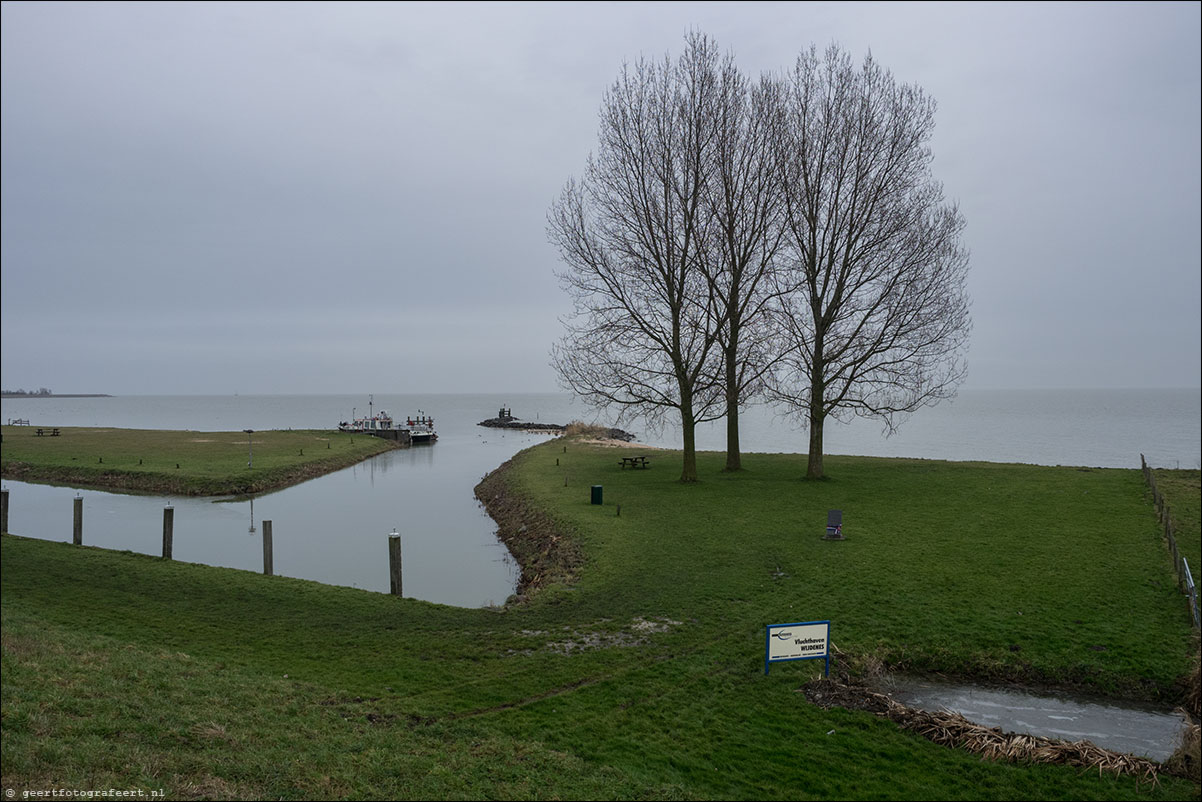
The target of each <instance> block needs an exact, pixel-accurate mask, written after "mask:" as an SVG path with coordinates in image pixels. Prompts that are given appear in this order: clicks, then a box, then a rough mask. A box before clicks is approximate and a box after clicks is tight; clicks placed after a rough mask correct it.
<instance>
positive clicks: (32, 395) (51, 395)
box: [0, 393, 112, 398]
mask: <svg viewBox="0 0 1202 802" xmlns="http://www.w3.org/2000/svg"><path fill="white" fill-rule="evenodd" d="M0 398H112V396H111V395H109V394H108V393H48V394H47V395H40V394H38V393H4V394H2V395H0Z"/></svg>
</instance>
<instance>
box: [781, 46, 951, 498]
mask: <svg viewBox="0 0 1202 802" xmlns="http://www.w3.org/2000/svg"><path fill="white" fill-rule="evenodd" d="M934 113H935V103H934V101H933V100H931V99H930V98H928V97H926V96H925V95H924V94H923V92H922V90H921V89H919V88H917V87H914V86H910V85H898V84H897V82H896V81H895V80H894V78H893V76H892V75H891V74H890V73H889V72H887V71H885V70H883V69H882V68H881V67H880V66H879V65H877V64H876V62H874V61H873V59H872V57H871V55H870V56H868V57H867V58H866V59H865V60H864V62H863V64H862V65H861V66H860V67H859V68H856V67H855V66H854V65H853V64H852V62H851V59H850V57H849V56H848V55H847V54H845V53H844V52H842V51H841V50H840V49H839V48H838V47H837V46H831V47H830V48H829V49H828V50H827V51H826V53H825V55H824V56H823V57H819V55H818V52H817V50H816V49H815V48H811V49H810V51H808V52H807V53H804V54H803V55H802V56H801V57H799V58H798V60H797V64H796V66H795V67H794V69H793V71H792V73H791V74H789V75H788V77H787V79H786V81H785V127H784V133H783V136H782V138H781V140H780V142H779V145H780V147H779V148H778V150H777V153H778V156H779V157H780V163H781V166H782V171H781V178H782V191H783V196H784V203H785V206H784V212H785V224H786V231H787V235H788V241H789V247H788V250H789V257H790V258H789V260H788V262H787V264H786V268H787V271H786V272H787V274H788V275H787V277H786V278H785V279H783V281H782V288H783V289H785V290H787V294H786V295H784V296H783V300H782V303H781V306H780V311H781V315H780V323H779V330H780V332H781V336H782V337H783V338H784V340H783V342H784V345H783V346H782V351H783V352H784V354H785V358H784V359H783V360H782V362H781V363H780V365H779V368H780V369H779V370H778V371H777V372H776V374H775V378H774V387H773V395H774V397H775V398H776V399H777V400H780V401H783V402H784V403H785V404H786V405H787V406H788V407H789V408H791V409H792V410H793V411H795V412H796V413H798V414H800V415H803V416H804V417H805V418H806V420H807V422H808V426H809V437H810V445H809V465H808V468H807V471H806V475H807V476H808V477H810V478H820V477H822V476H823V461H822V457H823V424H824V422H825V420H826V419H827V418H828V417H831V418H835V419H841V418H843V417H845V416H849V415H859V416H866V417H876V418H879V419H881V420H882V421H883V422H884V424H885V427H886V430H887V431H889V432H892V431H894V430H895V429H896V426H897V425H898V424H899V422H900V421H901V420H902V419H903V418H904V417H905V416H906V415H907V414H908V413H911V412H913V411H914V410H916V409H918V408H920V407H922V406H926V405H931V404H934V403H937V402H938V401H939V400H941V399H944V398H948V397H950V396H952V395H954V394H955V390H956V388H957V386H958V385H959V383H960V382H961V381H962V380H963V377H964V375H965V362H964V351H965V348H966V344H967V340H968V333H969V330H970V328H971V320H970V317H969V302H968V297H967V294H966V290H965V279H966V275H967V270H968V254H967V252H966V250H965V249H964V248H963V247H962V246H961V244H960V234H961V231H962V229H963V227H964V219H963V217H962V216H961V215H960V213H959V211H958V209H957V208H956V207H955V205H949V204H946V203H944V199H943V188H942V185H941V184H940V183H938V182H937V181H935V180H934V179H933V177H932V174H931V168H930V166H931V159H932V155H931V150H930V148H929V146H928V142H929V140H930V138H931V134H932V131H933V128H934Z"/></svg>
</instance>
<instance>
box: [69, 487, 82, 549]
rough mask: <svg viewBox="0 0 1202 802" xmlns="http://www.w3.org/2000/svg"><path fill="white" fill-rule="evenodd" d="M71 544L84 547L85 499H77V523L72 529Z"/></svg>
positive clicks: (77, 497) (78, 497)
mask: <svg viewBox="0 0 1202 802" xmlns="http://www.w3.org/2000/svg"><path fill="white" fill-rule="evenodd" d="M71 542H72V543H74V544H75V545H76V546H82V545H83V498H82V497H80V496H76V497H75V523H74V526H72V528H71Z"/></svg>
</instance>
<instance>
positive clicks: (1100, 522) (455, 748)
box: [0, 438, 1198, 799]
mask: <svg viewBox="0 0 1202 802" xmlns="http://www.w3.org/2000/svg"><path fill="white" fill-rule="evenodd" d="M7 445H8V443H7V438H6V441H5V446H6V448H7ZM565 448H566V451H565V450H564V449H565ZM621 453H631V452H630V451H629V450H617V449H608V448H601V447H590V446H583V445H580V444H577V443H574V442H565V441H562V440H560V441H552V442H549V443H546V444H543V445H540V446H537V447H535V448H533V449H530V450H528V451H526V452H523V453H522V454H520V455H518V456H517V457H516V458H515V459H514V460H513V461H512V463H511V464H509V465H507V466H506V467H505V469H504V470H503V471H498V472H495V473H494V474H493V475H492V476H490V477H489V479H488V480H487V481H486V482H485V483H483V485H482V487H481V490H480V493H481V495H482V496H484V497H485V498H486V499H490V504H493V505H495V506H496V507H497V508H498V509H501V510H502V511H501V512H500V513H499V514H500V517H501V519H502V520H501V524H502V528H503V530H504V532H505V536H506V537H507V538H509V539H510V540H511V542H514V543H516V544H517V545H518V548H516V549H515V551H519V552H521V553H522V554H523V556H522V557H521V559H522V560H523V562H524V563H525V564H526V566H527V570H528V578H530V579H532V580H533V579H534V578H535V577H542V579H540V580H539V581H532V583H531V584H532V587H533V588H534V590H533V592H531V593H530V594H529V596H528V600H527V601H525V602H524V603H522V604H511V605H509V606H507V607H505V608H499V609H478V610H465V609H458V608H450V607H444V606H439V605H433V604H428V603H425V602H420V601H416V600H413V599H397V598H393V597H390V596H386V595H382V594H374V593H367V592H364V591H358V590H353V589H345V588H334V587H328V586H323V585H319V584H317V583H312V582H306V581H301V580H293V579H288V578H284V577H262V576H258V575H256V574H252V573H249V572H240V571H232V570H229V569H218V568H210V567H206V566H197V565H188V564H180V563H170V562H163V561H162V560H159V559H157V558H153V557H147V556H142V555H135V554H129V553H119V552H106V551H103V550H98V549H93V548H88V547H72V546H69V545H66V544H60V543H51V542H46V541H37V540H32V539H25V538H14V537H4V538H3V539H2V541H0V544H2V547H3V554H2V560H0V571H2V583H3V593H2V595H0V601H2V603H0V610H2V614H3V626H2V627H0V632H2V636H3V653H2V654H3V665H2V674H3V699H2V710H3V738H2V761H0V763H2V765H3V778H2V780H0V782H2V783H3V785H4V786H5V787H6V788H13V789H15V790H16V792H17V794H20V792H21V791H22V790H23V789H30V790H35V789H39V788H46V789H48V788H54V787H58V788H61V787H67V788H79V789H100V788H109V787H112V788H142V789H147V792H148V793H149V790H157V789H163V790H164V791H165V793H166V795H167V797H168V798H268V797H272V798H287V799H326V798H373V799H374V798H412V799H419V798H421V799H427V798H433V799H451V798H498V799H501V798H513V799H556V798H558V799H618V798H646V799H651V798H655V799H831V798H855V799H1132V798H1139V799H1144V798H1147V799H1189V798H1194V799H1196V798H1198V787H1197V785H1195V784H1194V783H1191V782H1188V781H1185V780H1181V779H1177V778H1173V777H1168V776H1162V777H1161V780H1160V782H1159V784H1158V785H1156V786H1152V785H1149V784H1147V783H1143V784H1140V783H1138V782H1137V781H1136V780H1135V779H1133V778H1131V777H1113V776H1110V775H1102V776H1099V774H1098V773H1097V772H1082V771H1081V770H1078V769H1072V768H1068V767H1064V766H1055V765H1034V764H1023V763H998V762H990V761H982V760H980V759H979V758H978V757H977V756H975V755H972V754H969V753H967V752H964V751H960V750H955V749H948V748H945V747H941V746H937V745H935V744H932V743H930V742H929V741H926V740H925V739H923V738H920V737H918V736H916V735H913V734H911V733H908V732H905V731H902V730H900V729H899V728H898V727H897V726H896V725H895V724H893V723H892V722H890V721H887V720H884V719H881V718H878V717H876V716H873V715H871V714H869V713H866V712H857V711H849V710H844V709H839V708H835V709H831V710H823V709H821V708H818V707H815V706H813V705H810V704H809V703H808V702H806V700H805V698H804V696H803V695H802V694H800V693H798V688H799V687H800V686H801V685H802V684H804V683H806V682H808V681H809V680H811V679H813V678H814V677H815V676H817V675H818V674H820V673H821V668H820V665H819V664H818V663H817V662H807V663H790V664H782V665H777V666H775V667H774V668H773V669H772V673H771V674H770V675H768V676H765V675H764V671H763V648H764V630H763V627H764V625H765V624H769V623H787V622H790V621H801V620H811V619H830V620H831V621H832V638H833V640H834V642H835V643H836V644H837V645H838V647H839V648H840V649H841V650H842V651H843V652H845V653H847V654H848V655H849V658H848V660H847V661H845V662H844V663H843V664H841V665H839V666H837V667H836V670H837V671H838V670H845V669H848V668H852V669H854V668H857V667H859V666H865V665H869V664H871V663H873V662H874V661H882V662H884V663H887V664H890V665H893V666H896V667H905V668H909V669H910V670H915V671H924V672H931V671H938V672H941V673H945V674H950V675H961V676H967V677H976V678H996V679H1007V680H1018V681H1022V682H1024V683H1028V684H1044V685H1051V686H1056V687H1073V688H1084V689H1088V690H1091V691H1096V692H1099V693H1103V694H1107V695H1111V696H1120V697H1128V698H1139V699H1145V700H1155V701H1158V702H1160V703H1161V704H1165V705H1171V704H1174V703H1176V701H1177V700H1179V699H1180V698H1181V697H1182V696H1183V695H1184V686H1183V681H1184V678H1185V676H1186V675H1187V674H1188V673H1189V671H1190V669H1191V667H1192V663H1191V660H1192V659H1193V657H1194V656H1195V655H1196V651H1197V641H1196V640H1195V639H1194V636H1193V635H1192V631H1191V628H1190V624H1189V618H1188V612H1187V611H1186V609H1185V605H1184V602H1183V601H1182V600H1181V597H1180V595H1179V594H1178V593H1177V591H1176V590H1175V588H1174V587H1173V583H1174V579H1173V575H1172V573H1171V568H1170V566H1169V559H1168V556H1167V554H1166V552H1165V549H1164V546H1163V543H1162V541H1161V539H1160V535H1159V533H1158V528H1157V525H1156V519H1155V513H1154V512H1153V511H1152V509H1151V505H1150V502H1149V500H1148V498H1147V494H1146V492H1145V490H1144V487H1143V483H1142V477H1141V476H1140V474H1139V471H1137V470H1097V469H1093V470H1076V469H1072V468H1041V467H1033V466H1018V465H995V464H984V463H979V464H978V463H955V464H953V463H945V462H933V461H919V460H886V459H868V458H845V457H828V458H827V470H828V472H829V474H830V475H831V477H832V478H831V479H829V480H827V481H823V482H806V481H804V480H802V478H801V477H802V476H803V475H804V472H805V461H804V456H796V455H749V456H747V457H746V458H745V465H746V467H747V470H746V471H744V472H742V473H739V474H724V473H722V472H721V468H722V464H723V460H722V456H721V455H720V454H704V455H701V457H700V465H699V467H700V473H701V478H702V481H701V482H700V483H698V484H697V485H681V484H680V483H679V482H677V481H675V479H676V477H677V474H678V471H676V470H675V469H674V468H675V466H674V465H673V461H674V460H678V459H679V455H678V454H674V453H672V452H664V453H663V454H657V455H656V456H654V457H653V459H652V468H651V469H649V470H646V471H630V470H627V471H622V470H620V469H619V467H618V455H619V454H621ZM593 485H601V486H602V487H603V488H604V502H605V503H604V504H601V505H593V504H591V503H590V501H591V493H590V488H591V487H592V486H593ZM619 504H620V505H621V514H620V515H619V514H618V510H617V505H619ZM832 508H837V509H842V510H844V532H845V534H846V535H847V540H845V541H842V542H826V541H823V540H822V539H821V535H822V533H823V529H824V526H825V521H826V510H827V509H832ZM1174 509H1178V508H1177V507H1176V506H1175V507H1174ZM523 526H524V527H526V529H525V530H524V531H523V530H522V527H523ZM552 539H555V540H554V542H553V540H552ZM563 577H571V579H570V581H567V582H565V581H564V580H563Z"/></svg>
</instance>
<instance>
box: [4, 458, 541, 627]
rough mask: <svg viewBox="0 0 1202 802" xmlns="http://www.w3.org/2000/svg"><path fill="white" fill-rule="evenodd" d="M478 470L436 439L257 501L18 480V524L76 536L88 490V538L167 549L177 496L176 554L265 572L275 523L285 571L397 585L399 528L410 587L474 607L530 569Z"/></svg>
mask: <svg viewBox="0 0 1202 802" xmlns="http://www.w3.org/2000/svg"><path fill="white" fill-rule="evenodd" d="M482 459H488V460H492V459H495V457H493V456H488V455H485V456H483V457H482ZM436 465H437V466H438V468H439V470H437V471H436V470H433V468H434V467H435V466H436ZM493 467H495V464H494V465H493ZM478 470H479V467H478V466H477V465H476V464H475V461H473V460H464V459H463V458H462V455H450V454H448V455H447V456H444V457H442V458H440V457H439V451H438V448H437V446H434V447H428V446H427V447H414V448H410V449H406V450H400V451H390V452H386V453H384V454H380V455H378V456H376V457H373V458H372V459H369V460H366V461H364V462H361V463H359V464H357V465H354V466H352V467H350V468H346V469H344V470H342V471H338V472H336V473H333V474H328V475H326V476H323V477H319V478H317V479H313V480H310V481H308V482H305V483H303V484H300V485H296V486H294V487H290V488H286V489H284V490H281V491H278V492H276V493H271V494H268V495H263V496H259V497H257V498H243V499H219V500H217V501H214V500H211V499H195V498H173V499H170V500H168V499H165V498H163V497H155V496H133V495H122V494H116V493H105V492H100V491H89V490H84V491H76V490H74V489H72V488H64V487H52V486H48V485H36V484H29V483H25V482H17V481H13V482H8V483H7V486H8V489H9V490H10V513H9V529H10V530H11V531H12V532H13V533H15V534H19V535H27V536H31V537H41V538H45V539H48V540H59V541H65V542H70V540H71V534H72V521H73V508H72V504H73V501H72V499H73V498H74V496H75V494H76V492H82V494H83V498H84V507H85V509H86V512H85V516H84V535H83V542H84V543H85V544H86V545H91V546H100V547H102V548H108V549H126V550H129V551H135V552H139V553H143V554H153V555H156V556H157V555H160V554H161V553H162V552H161V546H162V541H161V533H162V509H163V507H164V505H165V504H166V503H171V504H173V505H174V507H175V513H174V554H173V556H174V559H176V560H179V561H184V562H197V563H204V564H208V565H217V566H222V567H228V568H240V569H243V570H249V571H256V572H258V571H261V570H262V541H261V534H260V531H261V528H262V526H261V524H262V522H263V521H265V520H270V521H272V529H273V531H272V540H273V542H272V545H273V556H274V569H275V573H276V574H280V575H284V576H292V577H300V578H304V579H314V580H317V581H319V582H324V583H327V584H333V585H345V586H348V587H357V588H362V589H365V590H372V591H377V592H381V593H387V592H388V590H389V577H388V552H387V548H388V541H387V537H388V534H389V532H391V531H392V530H393V529H394V528H395V529H396V530H397V531H398V532H400V533H401V534H402V543H403V559H404V568H405V576H404V589H405V595H406V596H409V597H414V598H420V599H425V600H427V601H434V602H439V603H442V604H452V605H457V606H463V607H477V606H485V605H492V604H503V603H504V602H505V600H506V599H507V598H508V597H509V595H510V594H512V593H513V590H514V587H515V586H516V584H517V580H518V577H519V571H518V568H517V565H516V564H515V563H514V562H513V559H512V557H511V556H510V555H509V552H508V551H507V550H506V549H505V547H504V546H503V545H502V544H501V543H500V542H499V541H498V540H497V539H496V534H495V533H496V526H495V524H494V523H493V521H492V520H491V519H490V518H489V517H488V516H487V514H485V512H484V510H483V508H482V507H481V506H480V505H479V504H478V503H477V502H476V501H475V499H474V498H473V497H472V495H471V488H472V487H473V486H474V484H475V482H476V481H478V480H479V477H480V476H481V475H483V472H484V470H487V468H485V469H484V470H479V473H477V471H478ZM248 535H249V536H248Z"/></svg>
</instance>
